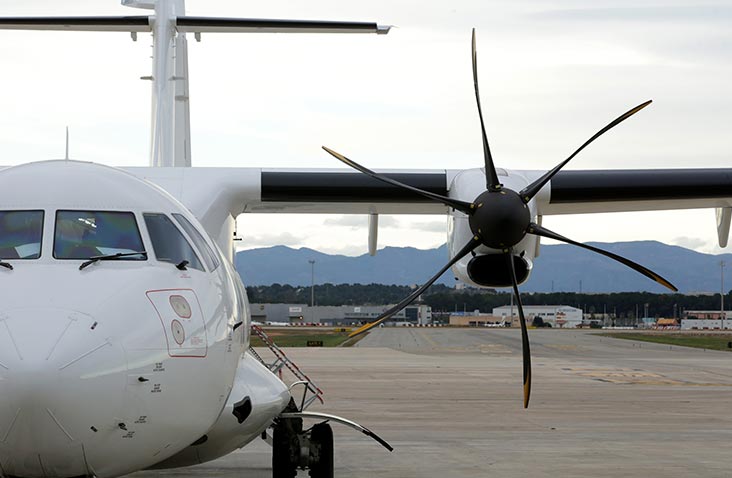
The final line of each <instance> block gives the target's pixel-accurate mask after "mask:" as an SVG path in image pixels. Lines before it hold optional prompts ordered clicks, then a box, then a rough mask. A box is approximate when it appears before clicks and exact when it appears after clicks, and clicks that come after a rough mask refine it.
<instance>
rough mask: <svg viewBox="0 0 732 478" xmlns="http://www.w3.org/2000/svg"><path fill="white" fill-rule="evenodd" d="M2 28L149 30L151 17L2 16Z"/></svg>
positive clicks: (108, 30) (0, 19)
mask: <svg viewBox="0 0 732 478" xmlns="http://www.w3.org/2000/svg"><path fill="white" fill-rule="evenodd" d="M0 30H68V31H88V32H149V31H150V17H148V16H130V17H108V16H107V17H89V16H85V17H0Z"/></svg>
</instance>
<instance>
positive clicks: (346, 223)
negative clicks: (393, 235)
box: [323, 214, 402, 231]
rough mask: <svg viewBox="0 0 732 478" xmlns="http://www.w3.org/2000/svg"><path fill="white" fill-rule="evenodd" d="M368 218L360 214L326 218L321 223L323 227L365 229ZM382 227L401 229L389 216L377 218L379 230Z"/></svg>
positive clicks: (398, 223) (396, 221) (399, 224)
mask: <svg viewBox="0 0 732 478" xmlns="http://www.w3.org/2000/svg"><path fill="white" fill-rule="evenodd" d="M368 224H369V222H368V217H367V216H364V215H362V214H359V215H348V216H340V217H333V218H328V219H326V220H325V221H323V225H324V226H336V227H349V228H351V230H354V231H355V230H359V229H366V228H367V227H368ZM384 227H391V228H394V227H402V225H401V223H400V222H399V221H398V220H397V219H394V218H393V217H391V216H379V228H384Z"/></svg>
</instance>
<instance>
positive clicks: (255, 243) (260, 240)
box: [239, 232, 307, 249]
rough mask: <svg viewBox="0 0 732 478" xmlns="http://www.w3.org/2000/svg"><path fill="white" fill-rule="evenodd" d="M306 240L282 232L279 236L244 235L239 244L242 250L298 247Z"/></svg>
mask: <svg viewBox="0 0 732 478" xmlns="http://www.w3.org/2000/svg"><path fill="white" fill-rule="evenodd" d="M306 239H307V238H306V237H295V236H294V235H292V234H290V233H289V232H282V233H279V234H260V235H258V236H249V235H244V236H243V237H242V241H241V242H240V243H239V244H240V245H241V246H242V248H243V249H248V248H251V247H268V246H300V245H302V243H303V242H304V241H305V240H306Z"/></svg>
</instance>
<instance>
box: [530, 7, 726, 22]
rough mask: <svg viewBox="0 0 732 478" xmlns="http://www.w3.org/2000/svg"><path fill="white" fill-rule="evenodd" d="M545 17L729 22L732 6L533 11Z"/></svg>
mask: <svg viewBox="0 0 732 478" xmlns="http://www.w3.org/2000/svg"><path fill="white" fill-rule="evenodd" d="M534 16H536V17H539V18H546V19H556V20H568V21H577V20H579V21H602V22H610V21H617V22H623V23H627V22H631V21H634V22H653V23H659V22H683V23H689V22H704V23H707V22H718V23H721V22H724V23H727V22H729V20H730V19H732V8H730V7H728V6H721V5H707V6H701V5H689V6H653V7H605V8H575V9H553V10H546V11H543V12H540V13H536V14H534Z"/></svg>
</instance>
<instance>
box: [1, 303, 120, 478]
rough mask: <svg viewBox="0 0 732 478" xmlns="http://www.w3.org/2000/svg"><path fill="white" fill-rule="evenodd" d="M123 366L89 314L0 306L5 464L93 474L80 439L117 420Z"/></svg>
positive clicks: (41, 472)
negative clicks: (3, 309) (1, 309)
mask: <svg viewBox="0 0 732 478" xmlns="http://www.w3.org/2000/svg"><path fill="white" fill-rule="evenodd" d="M125 365H126V362H125V358H124V353H123V351H122V350H121V348H120V347H119V346H116V345H115V344H114V343H113V342H112V341H111V340H110V339H109V338H108V336H107V335H106V334H105V330H104V328H103V327H102V325H100V323H99V322H98V321H97V320H95V319H94V318H93V317H90V316H88V315H85V314H81V313H79V312H74V311H67V310H60V309H44V308H38V309H34V308H28V309H19V310H12V311H5V312H0V465H2V471H3V472H4V473H5V474H7V475H11V476H23V477H42V476H61V477H63V476H82V475H90V474H92V473H90V469H89V465H88V463H86V459H85V456H84V455H85V453H84V442H85V441H86V442H87V443H88V442H89V440H92V439H93V438H94V435H95V434H96V433H98V432H99V431H100V430H104V428H105V427H112V426H114V422H115V417H114V415H113V412H112V410H120V409H121V407H122V400H123V395H124V389H125V369H126V367H125ZM95 430H96V431H95Z"/></svg>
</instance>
